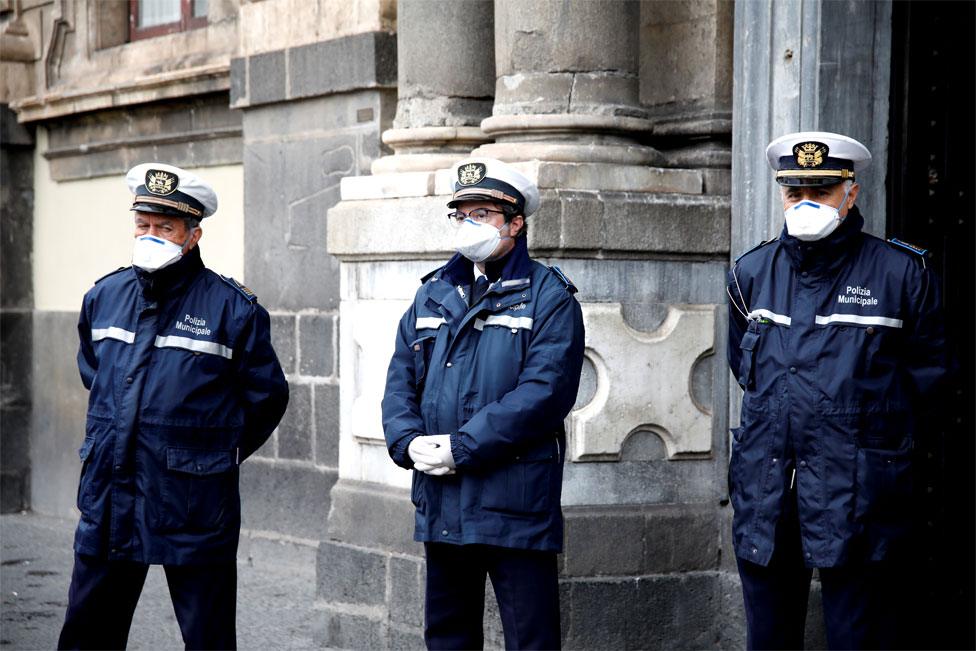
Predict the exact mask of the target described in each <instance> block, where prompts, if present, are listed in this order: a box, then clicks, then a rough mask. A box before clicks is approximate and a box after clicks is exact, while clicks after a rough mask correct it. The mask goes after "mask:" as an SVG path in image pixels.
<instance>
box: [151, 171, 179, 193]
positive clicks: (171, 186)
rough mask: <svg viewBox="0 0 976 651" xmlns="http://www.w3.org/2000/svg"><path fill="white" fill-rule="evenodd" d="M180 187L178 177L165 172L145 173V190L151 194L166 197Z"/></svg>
mask: <svg viewBox="0 0 976 651" xmlns="http://www.w3.org/2000/svg"><path fill="white" fill-rule="evenodd" d="M179 185H180V177H178V176H177V175H175V174H173V173H172V172H167V171H166V170H149V171H147V172H146V189H147V190H149V191H150V192H152V193H153V194H158V195H162V196H164V197H165V196H166V195H168V194H173V193H174V192H176V188H178V187H179Z"/></svg>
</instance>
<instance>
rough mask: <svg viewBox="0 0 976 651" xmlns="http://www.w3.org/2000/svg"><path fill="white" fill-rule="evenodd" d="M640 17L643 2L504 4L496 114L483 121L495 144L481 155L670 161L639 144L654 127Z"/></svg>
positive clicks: (500, 0) (498, 15) (498, 10)
mask: <svg viewBox="0 0 976 651" xmlns="http://www.w3.org/2000/svg"><path fill="white" fill-rule="evenodd" d="M639 19H640V5H639V3H638V2H636V0H623V1H619V2H618V1H609V0H594V1H591V2H575V3H573V2H560V1H559V0H538V1H536V2H530V3H526V2H519V1H518V0H496V3H495V41H496V45H495V52H496V62H495V70H496V75H497V81H496V83H495V106H494V109H493V111H492V116H491V117H490V118H487V119H485V120H484V121H483V122H482V123H481V128H482V129H483V130H484V131H485V133H486V134H488V135H489V136H491V137H493V138H495V140H496V142H495V143H493V144H488V145H484V146H482V147H480V148H479V149H478V150H476V152H475V153H476V154H483V155H485V156H492V157H495V158H501V159H503V160H510V161H524V160H532V159H539V160H543V161H552V162H559V163H587V164H592V163H603V164H611V165H614V166H634V165H657V164H660V163H661V162H662V161H663V158H662V157H661V155H660V154H659V153H658V152H657V151H656V150H655V149H653V148H652V147H648V146H645V145H642V144H641V143H640V142H639V139H640V137H641V136H642V135H646V134H648V133H650V129H651V123H650V122H649V121H648V119H647V111H645V110H644V109H643V108H642V107H641V106H640V98H639V90H638V89H639V84H638V74H637V73H638V28H639V24H640V20H639ZM600 184H601V183H600V180H598V179H596V178H594V179H593V183H592V185H593V186H594V187H597V186H599V185H600Z"/></svg>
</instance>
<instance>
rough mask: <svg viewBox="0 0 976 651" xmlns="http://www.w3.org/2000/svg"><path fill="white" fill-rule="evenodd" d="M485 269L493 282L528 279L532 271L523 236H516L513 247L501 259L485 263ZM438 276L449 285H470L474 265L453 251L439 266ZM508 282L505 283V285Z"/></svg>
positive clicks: (472, 278)
mask: <svg viewBox="0 0 976 651" xmlns="http://www.w3.org/2000/svg"><path fill="white" fill-rule="evenodd" d="M499 267H500V270H499ZM485 271H486V272H487V275H488V279H489V280H492V281H493V282H497V281H499V280H500V281H502V282H503V283H506V281H518V280H523V279H524V280H528V278H529V274H530V273H531V271H532V259H531V258H530V257H529V246H528V244H527V243H526V241H525V238H524V237H519V238H516V240H515V248H513V249H512V250H511V251H509V253H508V255H506V256H505V257H504V258H502V259H501V260H496V261H494V262H489V263H487V264H486V265H485ZM439 276H440V277H441V278H442V279H443V280H445V281H447V282H448V283H450V284H451V285H469V286H470V285H471V283H472V282H474V266H473V265H472V263H471V261H470V260H468V259H467V258H465V257H464V256H463V255H461V254H460V253H455V254H454V257H452V258H451V259H450V260H448V262H447V264H446V265H444V266H443V267H442V268H441V273H440V274H439ZM508 284H510V283H506V286H507V285H508ZM512 284H514V283H512Z"/></svg>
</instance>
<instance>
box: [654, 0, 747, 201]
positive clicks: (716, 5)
mask: <svg viewBox="0 0 976 651" xmlns="http://www.w3.org/2000/svg"><path fill="white" fill-rule="evenodd" d="M732 13H733V3H732V1H731V0H642V2H641V11H640V78H641V80H640V101H641V104H642V105H643V106H644V107H645V108H646V109H647V111H648V112H649V114H650V117H651V120H652V121H653V122H654V134H653V143H654V146H655V147H658V148H659V149H660V150H661V152H662V153H663V154H664V155H665V156H666V157H667V159H668V165H669V166H673V167H694V168H698V169H700V170H702V174H703V177H704V181H705V192H706V193H707V194H726V195H727V194H729V192H730V191H731V167H732Z"/></svg>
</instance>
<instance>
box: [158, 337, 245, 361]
mask: <svg viewBox="0 0 976 651" xmlns="http://www.w3.org/2000/svg"><path fill="white" fill-rule="evenodd" d="M156 348H182V349H184V350H192V351H193V352H195V353H207V354H208V355H220V356H221V357H226V358H227V359H231V358H233V357H234V351H233V349H231V348H228V347H227V346H225V345H223V344H218V343H217V342H216V341H201V340H200V339H190V338H189V337H177V336H176V335H169V336H167V337H156Z"/></svg>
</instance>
